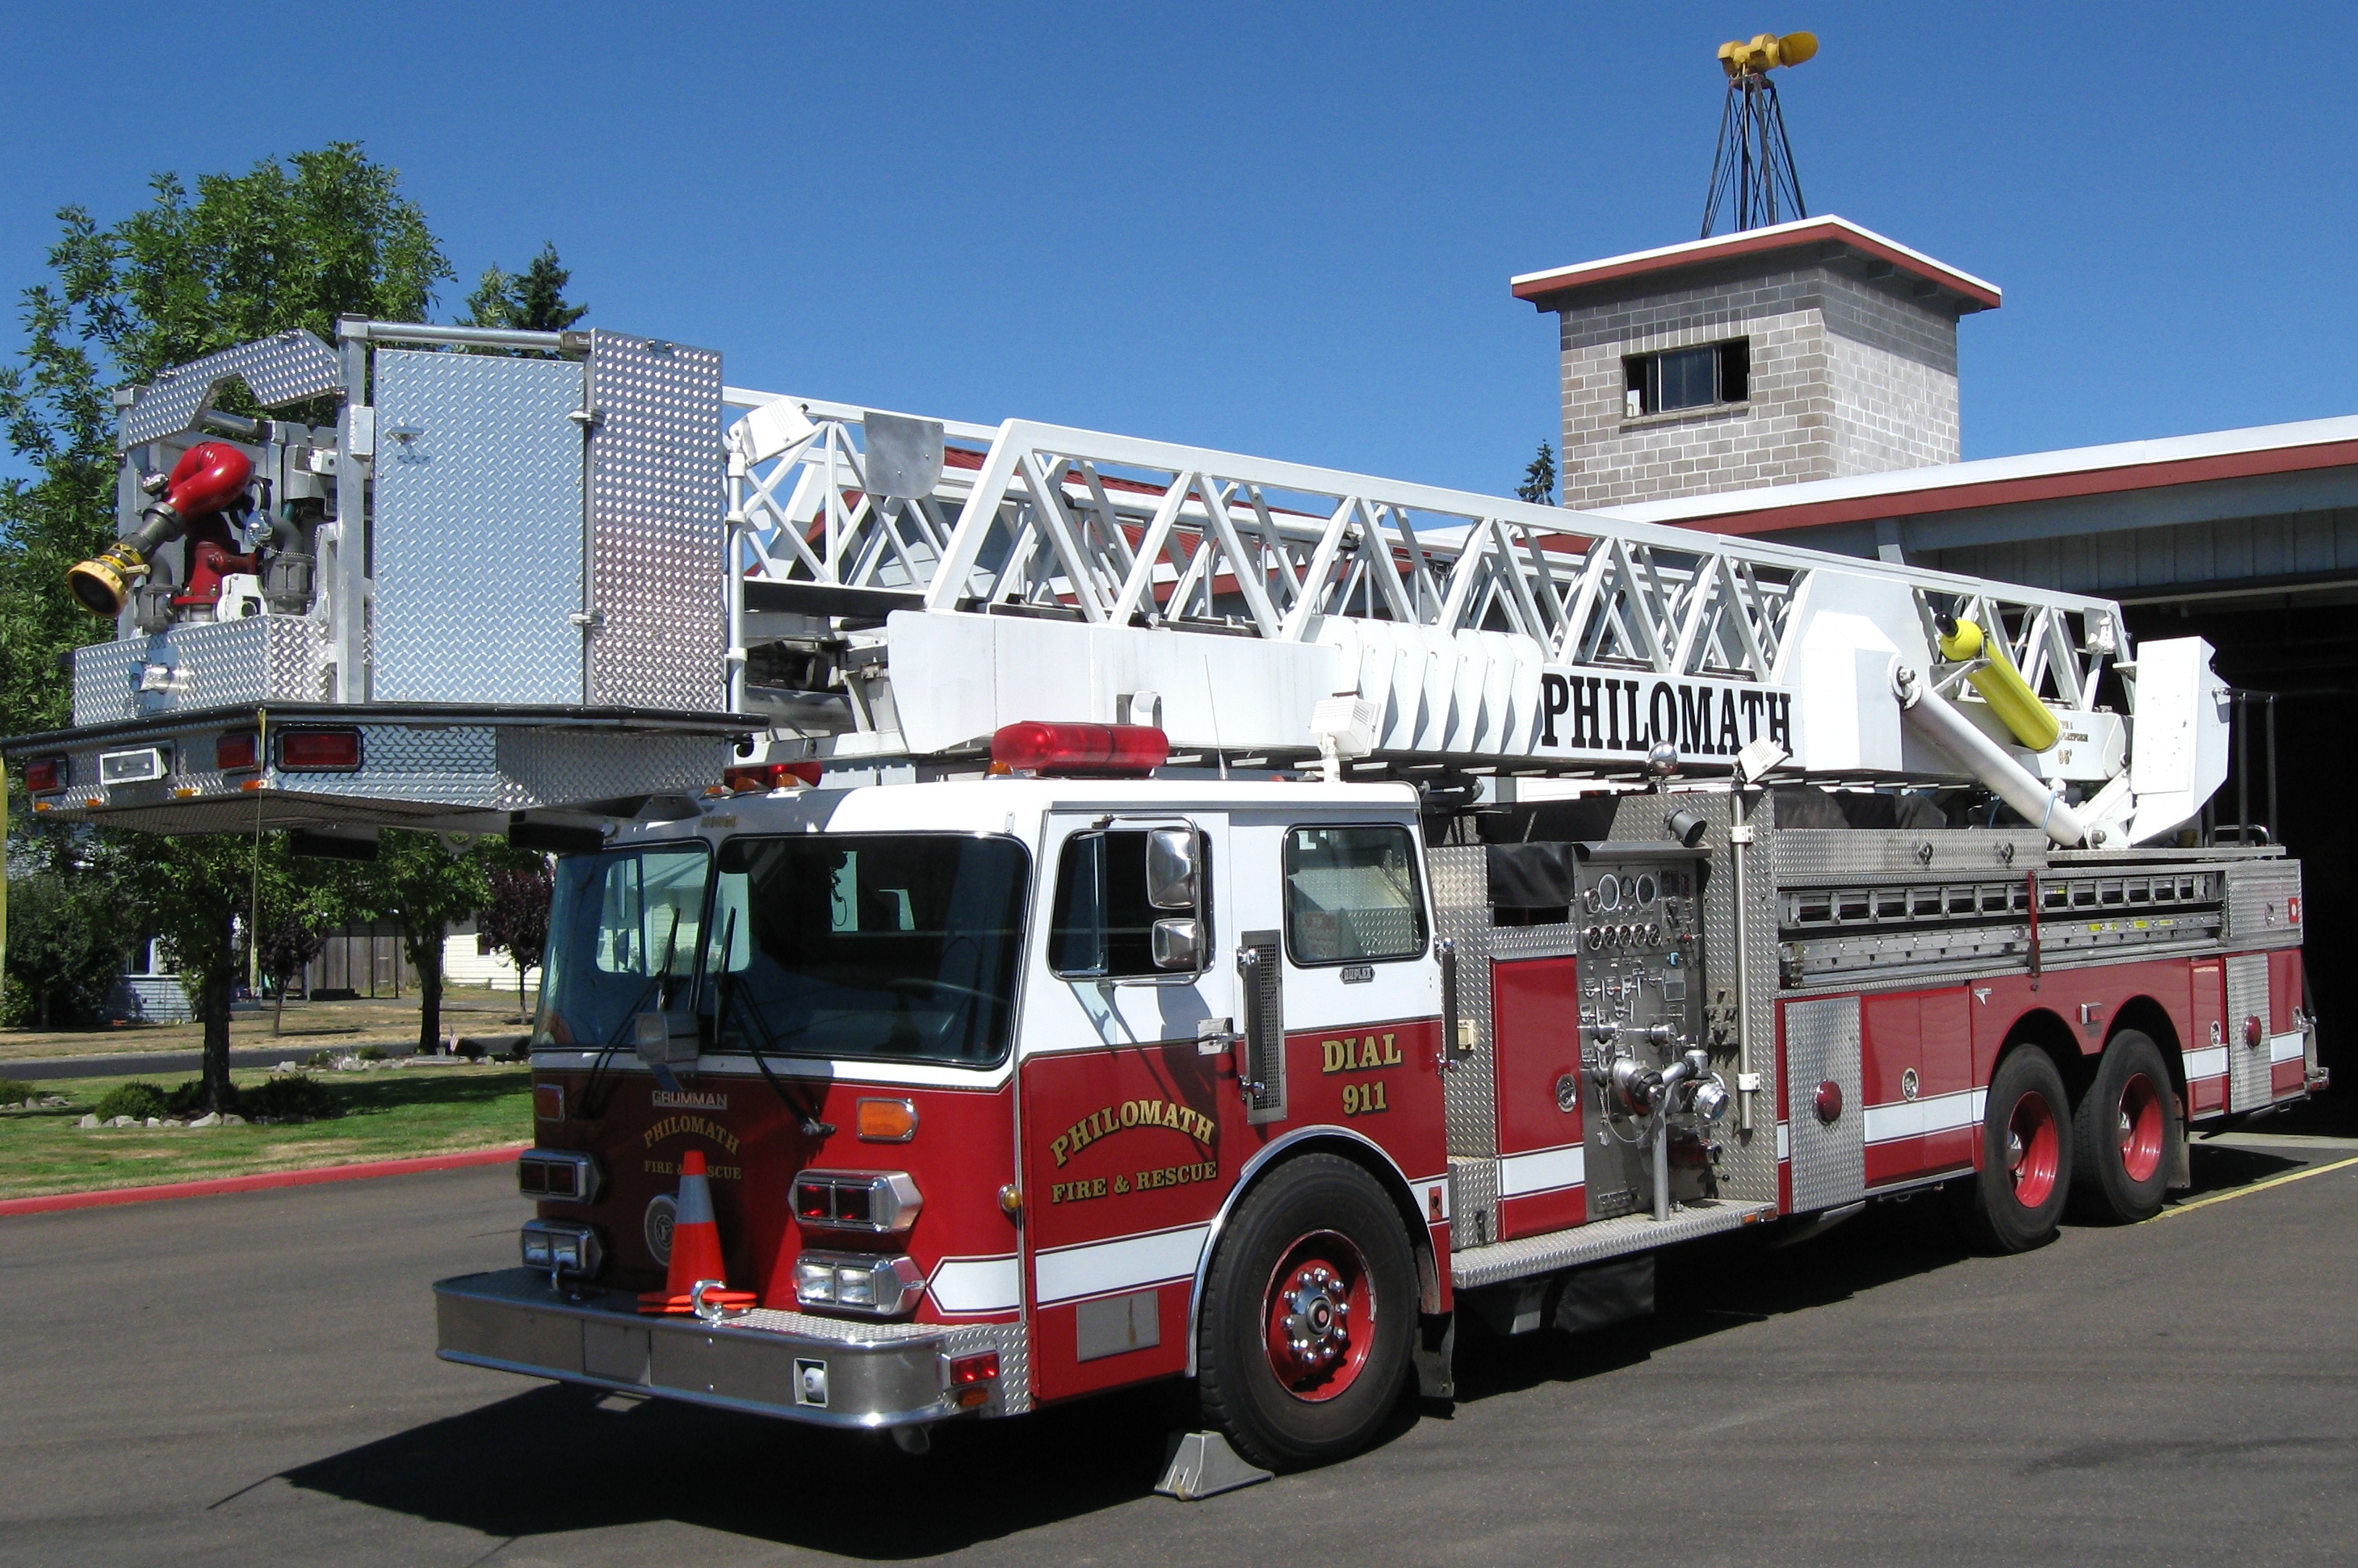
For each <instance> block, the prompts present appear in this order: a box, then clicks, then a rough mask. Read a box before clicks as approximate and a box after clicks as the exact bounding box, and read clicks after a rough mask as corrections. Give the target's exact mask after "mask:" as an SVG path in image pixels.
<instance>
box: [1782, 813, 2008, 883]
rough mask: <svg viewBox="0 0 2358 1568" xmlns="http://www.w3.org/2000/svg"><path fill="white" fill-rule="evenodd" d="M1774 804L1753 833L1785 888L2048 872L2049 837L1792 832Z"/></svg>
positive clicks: (1835, 829)
mask: <svg viewBox="0 0 2358 1568" xmlns="http://www.w3.org/2000/svg"><path fill="white" fill-rule="evenodd" d="M1774 816H1775V813H1774V812H1773V811H1772V810H1771V809H1770V807H1769V806H1768V803H1767V802H1765V801H1764V802H1762V803H1761V804H1760V805H1759V806H1757V807H1756V808H1755V809H1754V814H1753V829H1754V831H1755V832H1756V833H1757V834H1758V842H1759V843H1760V845H1761V846H1762V848H1763V849H1766V851H1767V853H1766V854H1764V855H1763V856H1761V857H1760V858H1761V859H1762V860H1765V861H1767V862H1768V865H1769V867H1770V868H1771V869H1772V871H1773V873H1774V875H1775V877H1776V879H1777V880H1778V881H1783V882H1807V881H1825V880H1826V879H1827V878H1829V877H1851V876H1859V875H1862V874H1872V873H1874V872H1877V871H1893V872H1898V873H1901V874H1904V875H1909V876H1920V875H1925V874H1928V873H1929V874H1939V875H1946V874H1949V873H1951V872H1956V871H1971V872H1974V874H1976V875H1986V874H1989V873H1992V872H1999V871H2003V872H2006V873H2009V874H2012V875H2017V876H2027V875H2028V874H2029V873H2030V872H2032V871H2045V870H2046V868H2047V851H2048V849H2049V847H2050V841H2049V839H2048V838H2047V836H2046V835H2045V834H2044V833H2038V832H2032V831H2028V830H2016V829H1999V830H1983V829H1979V828H1975V829H1973V830H1971V831H1960V830H1957V829H1953V828H1948V829H1937V830H1928V831H1921V832H1919V831H1912V830H1909V829H1904V828H1879V827H1785V828H1779V827H1774V826H1772V821H1773V818H1774Z"/></svg>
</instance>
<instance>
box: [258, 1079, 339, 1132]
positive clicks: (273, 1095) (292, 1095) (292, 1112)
mask: <svg viewBox="0 0 2358 1568" xmlns="http://www.w3.org/2000/svg"><path fill="white" fill-rule="evenodd" d="M238 1108H239V1109H240V1110H242V1111H243V1112H244V1114H246V1115H247V1116H256V1117H268V1118H269V1119H271V1120H273V1121H326V1120H329V1119H332V1118H335V1117H339V1116H341V1115H343V1114H344V1102H343V1101H342V1100H341V1099H339V1098H337V1096H336V1091H335V1090H333V1089H331V1088H330V1087H328V1086H327V1085H325V1084H323V1083H321V1082H319V1079H317V1078H307V1077H305V1076H302V1075H301V1074H300V1073H287V1074H282V1075H281V1076H277V1077H275V1078H273V1079H271V1080H270V1081H269V1082H268V1083H266V1084H264V1085H262V1086H261V1087H258V1088H251V1089H248V1090H246V1091H245V1092H244V1093H243V1094H242V1095H240V1096H239V1097H238Z"/></svg>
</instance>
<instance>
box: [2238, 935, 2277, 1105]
mask: <svg viewBox="0 0 2358 1568" xmlns="http://www.w3.org/2000/svg"><path fill="white" fill-rule="evenodd" d="M2249 1018H2256V1019H2258V1020H2259V1021H2260V1031H2259V1033H2260V1039H2259V1044H2256V1045H2255V1044H2252V1043H2251V1042H2250V1041H2248V1040H2247V1039H2245V1037H2244V1020H2245V1019H2249ZM2272 1076H2273V1074H2272V1072H2271V1067H2270V1064H2269V1061H2268V960H2267V955H2266V954H2265V953H2234V954H2231V955H2229V956H2228V958H2227V1108H2228V1109H2229V1110H2257V1109H2259V1108H2261V1107H2262V1106H2265V1105H2266V1104H2268V1103H2269V1102H2270V1101H2272V1100H2273V1099H2274V1098H2276V1089H2275V1086H2274V1085H2273V1084H2272V1083H2271V1082H2270V1079H2271V1077H2272Z"/></svg>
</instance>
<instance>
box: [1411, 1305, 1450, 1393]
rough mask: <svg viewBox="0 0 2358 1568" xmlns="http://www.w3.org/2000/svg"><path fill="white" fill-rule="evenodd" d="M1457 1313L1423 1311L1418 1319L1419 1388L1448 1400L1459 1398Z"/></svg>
mask: <svg viewBox="0 0 2358 1568" xmlns="http://www.w3.org/2000/svg"><path fill="white" fill-rule="evenodd" d="M1456 1356H1457V1314H1455V1313H1422V1314H1419V1315H1418V1317H1417V1320H1416V1391H1417V1395H1418V1397H1419V1398H1421V1399H1428V1400H1440V1401H1441V1402H1442V1403H1444V1404H1449V1403H1453V1402H1454V1401H1455V1400H1456V1398H1457V1371H1456V1368H1455V1360H1456Z"/></svg>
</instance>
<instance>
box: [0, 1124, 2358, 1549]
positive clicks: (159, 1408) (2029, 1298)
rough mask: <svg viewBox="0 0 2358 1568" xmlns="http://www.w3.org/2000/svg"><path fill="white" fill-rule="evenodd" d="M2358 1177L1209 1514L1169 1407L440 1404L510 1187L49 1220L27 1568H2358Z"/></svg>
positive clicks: (1545, 1361) (2087, 1250) (14, 1340)
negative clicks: (436, 1320) (1159, 1491)
mask: <svg viewBox="0 0 2358 1568" xmlns="http://www.w3.org/2000/svg"><path fill="white" fill-rule="evenodd" d="M2353 1154H2358V1142H2353V1141H2350V1140H2346V1139H2334V1138H2321V1137H2300V1136H2285V1137H2280V1138H2273V1139H2272V1138H2266V1137H2249V1136H2247V1137H2243V1138H2239V1139H2237V1140H2235V1141H2234V1146H2232V1147H2229V1146H2223V1145H2222V1144H2218V1143H2213V1144H2210V1145H2206V1146H2203V1147H2200V1148H2198V1149H2197V1150H2196V1152H2195V1161H2196V1173H2197V1178H2198V1183H2199V1193H2198V1195H2211V1196H2218V1195H2223V1194H2230V1193H2234V1194H2238V1195H2235V1196H2232V1197H2227V1198H2225V1199H2224V1200H2223V1201H2218V1202H2212V1203H2209V1204H2207V1205H2204V1206H2201V1207H2189V1208H2186V1209H2185V1210H2183V1211H2182V1212H2175V1213H2173V1214H2171V1215H2170V1216H2169V1217H2165V1218H2163V1219H2160V1220H2158V1221H2154V1222H2151V1223H2148V1224H2147V1225H2143V1226H2138V1227H2132V1228H2125V1229H2124V1228H2093V1227H2091V1228H2082V1227H2072V1228H2068V1229H2066V1230H2065V1232H2064V1233H2063V1235H2062V1237H2061V1238H2060V1239H2059V1240H2058V1241H2057V1242H2055V1243H2054V1244H2053V1245H2051V1246H2049V1247H2047V1248H2044V1249H2040V1250H2039V1251H2037V1252H2034V1253H2030V1254H2028V1255H2026V1256H2022V1257H2016V1258H1985V1257H1977V1256H1974V1255H1971V1254H1969V1253H1967V1252H1966V1251H1964V1250H1963V1248H1962V1246H1961V1245H1960V1244H1959V1243H1958V1241H1957V1240H1956V1239H1955V1238H1954V1237H1953V1235H1952V1232H1951V1231H1950V1230H1949V1229H1948V1228H1947V1227H1946V1226H1945V1224H1944V1223H1943V1221H1942V1217H1941V1216H1940V1215H1939V1214H1938V1213H1937V1212H1936V1211H1935V1208H1934V1206H1933V1205H1932V1204H1931V1203H1930V1202H1927V1201H1919V1202H1916V1203H1912V1204H1908V1205H1891V1206H1881V1207H1878V1208H1876V1209H1873V1210H1870V1211H1869V1213H1868V1214H1866V1215H1865V1216H1863V1217H1860V1218H1858V1219H1856V1220H1855V1221H1853V1222H1851V1223H1850V1224H1849V1225H1847V1226H1844V1227H1841V1228H1839V1229H1837V1230H1835V1231H1833V1232H1832V1233H1830V1234H1828V1235H1826V1236H1824V1237H1823V1238H1819V1239H1818V1240H1816V1241H1813V1242H1810V1243H1807V1244H1804V1245H1801V1246H1798V1247H1793V1248H1790V1249H1783V1250H1777V1251H1768V1250H1763V1249H1759V1248H1758V1247H1757V1245H1755V1244H1754V1243H1753V1242H1752V1241H1751V1240H1750V1239H1748V1238H1731V1239H1729V1240H1727V1241H1725V1242H1721V1243H1714V1244H1707V1245H1705V1246H1702V1247H1698V1248H1693V1249H1688V1250H1686V1251H1684V1252H1682V1253H1680V1254H1677V1255H1675V1256H1674V1257H1673V1258H1672V1259H1671V1260H1669V1261H1668V1262H1666V1264H1665V1266H1664V1268H1663V1271H1662V1276H1661V1281H1660V1295H1661V1310H1660V1312H1659V1313H1658V1314H1657V1315H1655V1316H1654V1317H1653V1318H1651V1319H1649V1320H1646V1321H1644V1322H1642V1323H1638V1324H1633V1325H1623V1326H1622V1327H1619V1328H1617V1329H1613V1330H1608V1331H1606V1332H1603V1333H1599V1334H1595V1335H1592V1336H1586V1337H1585V1338H1577V1339H1574V1338H1564V1337H1561V1336H1554V1335H1541V1336H1531V1337H1530V1338H1527V1339H1522V1340H1515V1341H1506V1342H1500V1341H1487V1340H1479V1339H1469V1341H1468V1342H1466V1343H1465V1344H1463V1346H1462V1348H1461V1355H1460V1378H1461V1387H1462V1393H1463V1397H1462V1398H1461V1400H1459V1402H1458V1403H1457V1404H1456V1406H1455V1409H1454V1411H1450V1412H1449V1413H1447V1414H1445V1415H1444V1414H1443V1413H1441V1412H1439V1411H1434V1410H1433V1409H1429V1408H1428V1409H1418V1408H1415V1407H1403V1409H1402V1411H1401V1413H1400V1415H1399V1416H1398V1418H1397V1419H1396V1421H1395V1422H1394V1423H1393V1426H1392V1428H1391V1430H1390V1432H1389V1433H1388V1434H1387V1436H1386V1438H1385V1440H1384V1441H1383V1442H1382V1443H1381V1444H1380V1445H1379V1446H1378V1447H1377V1448H1376V1449H1375V1450H1374V1451H1373V1452H1370V1453H1368V1454H1364V1455H1362V1456H1360V1457H1359V1458H1357V1459H1355V1460H1352V1461H1350V1462H1348V1463H1347V1464H1343V1465H1336V1466H1333V1467H1331V1468H1329V1469H1325V1470H1321V1471H1317V1472H1314V1473H1311V1474H1307V1475H1301V1476H1287V1477H1282V1478H1280V1479H1279V1480H1276V1481H1273V1482H1271V1483H1269V1484H1267V1485H1263V1486H1260V1487H1253V1488H1251V1489H1249V1490H1248V1491H1243V1492H1238V1493H1233V1494H1230V1495H1228V1496H1226V1497H1222V1498H1215V1499H1212V1500H1210V1501H1207V1502H1203V1503H1197V1504H1192V1505H1184V1504H1179V1503H1174V1502H1171V1501H1168V1500H1166V1499H1164V1498H1157V1497H1154V1496H1152V1492H1151V1488H1152V1485H1153V1483H1154V1480H1155V1476H1156V1474H1157V1471H1158V1469H1159V1467H1160V1465H1159V1462H1160V1460H1161V1458H1162V1456H1163V1442H1164V1435H1165V1433H1166V1431H1167V1430H1168V1429H1169V1428H1170V1426H1171V1424H1172V1422H1173V1421H1174V1403H1173V1401H1172V1400H1171V1399H1170V1398H1169V1397H1168V1395H1167V1394H1164V1393H1157V1392H1152V1391H1149V1392H1140V1393H1131V1394H1126V1395H1119V1396H1112V1397H1109V1398H1105V1399H1101V1400H1093V1401H1089V1402H1087V1403H1084V1404H1081V1405H1078V1406H1076V1407H1072V1408H1068V1409H1063V1410H1057V1411H1047V1412H1043V1413H1041V1414H1037V1415H1034V1416H1032V1417H1028V1418H1025V1419H1022V1420H1020V1421H1015V1422H1003V1423H997V1424H994V1425H991V1426H988V1427H985V1426H981V1425H969V1426H960V1427H953V1428H950V1429H946V1432H945V1434H944V1435H943V1436H942V1437H941V1438H940V1439H939V1440H938V1441H937V1442H936V1444H935V1447H934V1451H933V1453H932V1454H929V1455H926V1456H924V1457H910V1456H907V1455H903V1454H899V1453H898V1452H896V1451H895V1450H893V1449H892V1447H891V1446H890V1444H888V1443H886V1442H884V1441H883V1440H882V1439H871V1438H860V1437H849V1438H848V1437H842V1436H837V1435H830V1434H823V1433H809V1432H806V1431H802V1430H800V1429H796V1428H793V1427H789V1426H785V1425H783V1424H780V1423H776V1422H768V1421H763V1420H760V1419H756V1418H751V1417H735V1416H730V1415H725V1414H721V1413H717V1412H711V1411H698V1410H693V1409H689V1408H687V1407H682V1406H676V1405H668V1404H665V1403H663V1402H660V1401H629V1400H622V1399H619V1398H609V1399H605V1400H595V1399H591V1398H590V1397H588V1396H587V1395H586V1394H583V1393H581V1392H578V1391H575V1390H565V1389H560V1388H556V1387H552V1386H549V1385H546V1384H539V1383H534V1382H529V1381H525V1380H522V1379H513V1378H508V1377H504V1376H502V1375H500V1374H496V1373H492V1372H484V1371H479V1370H475V1369H471V1368H460V1367H453V1366H449V1365H446V1364H444V1363H441V1362H438V1361H436V1360H435V1359H434V1358H433V1337H434V1328H433V1308H432V1303H431V1300H430V1297H429V1295H428V1292H427V1282H428V1281H432V1280H434V1279H436V1278H438V1277H440V1276H442V1275H445V1274H452V1273H460V1272H464V1271H471V1270H476V1269H483V1268H492V1267H499V1266H503V1265H504V1264H506V1263H508V1262H509V1261H510V1260H513V1258H514V1236H515V1230H516V1227H517V1225H518V1224H519V1223H520V1222H521V1221H522V1220H523V1219H524V1218H525V1217H526V1216H527V1213H528V1211H527V1210H526V1208H525V1206H524V1205H523V1204H522V1203H521V1202H520V1201H519V1200H518V1199H517V1197H516V1196H515V1195H514V1189H513V1185H512V1177H511V1176H510V1175H509V1173H507V1172H506V1171H505V1170H503V1169H490V1170H470V1171H460V1172H451V1173H441V1174H436V1175H430V1176H418V1177H399V1178H385V1179H379V1180H372V1181H363V1182H353V1183H349V1184H340V1185H333V1186H315V1187H305V1188H296V1189H288V1190H284V1191H278V1192H269V1193H256V1194H248V1195H236V1196H231V1197H218V1198H201V1199H189V1200H183V1201H178V1202H171V1203H159V1204H147V1205H141V1206H132V1207H124V1208H109V1209H94V1210H84V1211H79V1212H72V1213H66V1214H55V1215H39V1216H25V1217H11V1218H7V1219H0V1323H5V1325H7V1333H6V1336H5V1345H6V1347H7V1353H6V1356H5V1372H0V1377H5V1390H6V1393H5V1399H0V1559H5V1560H6V1561H9V1562H21V1563H43V1564H48V1563H141V1564H145V1563H222V1564H237V1565H239V1568H250V1565H254V1564H266V1563H302V1564H307V1565H310V1564H319V1563H338V1564H346V1563H350V1564H368V1563H388V1564H403V1565H416V1564H427V1565H438V1564H451V1565H453V1568H456V1565H459V1564H471V1563H496V1564H511V1565H517V1564H535V1563H549V1564H567V1565H569V1568H579V1565H582V1564H589V1563H599V1564H604V1563H649V1564H655V1563H662V1564H677V1563H697V1564H698V1568H725V1565H729V1564H736V1563H788V1562H808V1561H817V1560H822V1559H826V1558H829V1557H848V1558H855V1559H889V1560H903V1559H910V1558H921V1557H928V1556H933V1555H936V1554H956V1555H959V1556H962V1557H966V1558H970V1559H972V1560H974V1561H978V1562H1009V1563H1012V1562H1023V1563H1036V1562H1041V1561H1059V1562H1075V1563H1079V1562H1092V1563H1156V1562H1168V1561H1189V1562H1211V1561H1219V1562H1253V1563H1264V1562H1293V1561H1308V1562H1314V1563H1351V1564H1360V1563H1394V1562H1399V1563H1456V1562H1466V1563H1483V1564H1495V1563H1541V1562H1557V1561H1566V1560H1580V1561H1586V1562H1596V1563H1614V1562H1654V1561H1660V1562H1669V1563H1680V1564H1717V1563H1730V1564H1743V1565H1744V1568H1760V1565H1763V1564H1776V1563H1830V1562H1866V1563H1952V1562H1953V1563H1988V1562H1998V1561H2003V1562H2006V1563H2009V1564H2013V1565H2028V1564H2050V1563H2052V1564H2065V1563H2070V1564H2075V1565H2076V1564H2082V1563H2088V1562H2091V1561H2104V1562H2107V1563H2112V1562H2118V1563H2137V1564H2140V1565H2143V1564H2168V1563H2219V1562H2234V1563H2237V1564H2239V1565H2245V1564H2260V1563H2349V1562H2351V1561H2352V1560H2353V1558H2358V1488H2353V1486H2352V1484H2351V1483H2352V1477H2353V1473H2358V1471H2353V1461H2358V1397H2353V1396H2358V1335H2353V1333H2352V1330H2351V1327H2350V1308H2349V1303H2350V1300H2351V1297H2352V1293H2353V1287H2358V1226H2353V1219H2358V1165H2353V1166H2352V1167H2349V1168H2345V1169H2340V1170H2331V1171H2324V1170H2321V1167H2322V1166H2323V1165H2325V1164H2328V1163H2331V1162H2333V1161H2336V1160H2342V1159H2347V1158H2350V1157H2351V1156H2352V1155H2353ZM2304 1168H2320V1173H2317V1174H2314V1175H2310V1176H2308V1177H2305V1178H2302V1179H2299V1180H2293V1181H2287V1182H2281V1183H2279V1184H2275V1185H2266V1186H2260V1185H2255V1184H2258V1183H2263V1182H2266V1181H2268V1180H2269V1179H2271V1178H2274V1177H2280V1176H2283V1175H2287V1174H2290V1173H2295V1172H2298V1171H2299V1170H2302V1169H2304Z"/></svg>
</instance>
